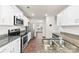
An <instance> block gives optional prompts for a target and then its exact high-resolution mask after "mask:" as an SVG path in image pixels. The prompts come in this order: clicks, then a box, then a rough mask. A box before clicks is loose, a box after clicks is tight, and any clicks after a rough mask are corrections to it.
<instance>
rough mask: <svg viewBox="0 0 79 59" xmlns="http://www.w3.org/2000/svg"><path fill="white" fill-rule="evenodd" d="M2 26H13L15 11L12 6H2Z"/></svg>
mask: <svg viewBox="0 0 79 59" xmlns="http://www.w3.org/2000/svg"><path fill="white" fill-rule="evenodd" d="M1 10H2V11H1V12H2V13H1V20H2V25H13V9H12V8H11V6H1Z"/></svg>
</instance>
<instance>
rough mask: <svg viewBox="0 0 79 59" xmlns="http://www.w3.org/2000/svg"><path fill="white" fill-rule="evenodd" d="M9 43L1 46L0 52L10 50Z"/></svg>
mask: <svg viewBox="0 0 79 59" xmlns="http://www.w3.org/2000/svg"><path fill="white" fill-rule="evenodd" d="M9 47H10V45H9V44H7V45H5V46H3V47H1V48H0V53H9V52H10V49H9Z"/></svg>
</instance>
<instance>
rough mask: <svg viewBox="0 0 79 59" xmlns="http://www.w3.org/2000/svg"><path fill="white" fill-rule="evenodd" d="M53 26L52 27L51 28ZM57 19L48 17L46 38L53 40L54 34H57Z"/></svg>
mask: <svg viewBox="0 0 79 59" xmlns="http://www.w3.org/2000/svg"><path fill="white" fill-rule="evenodd" d="M50 24H52V26H50ZM56 28H57V25H56V19H55V16H51V17H46V38H52V33H55V32H56Z"/></svg>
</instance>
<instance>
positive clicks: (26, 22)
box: [23, 16, 29, 26]
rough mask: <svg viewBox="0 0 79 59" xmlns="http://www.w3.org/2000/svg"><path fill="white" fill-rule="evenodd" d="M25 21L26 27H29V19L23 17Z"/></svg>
mask: <svg viewBox="0 0 79 59" xmlns="http://www.w3.org/2000/svg"><path fill="white" fill-rule="evenodd" d="M23 20H24V26H28V22H29V19H28V18H27V17H25V16H23Z"/></svg>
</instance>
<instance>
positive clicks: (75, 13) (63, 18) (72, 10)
mask: <svg viewBox="0 0 79 59" xmlns="http://www.w3.org/2000/svg"><path fill="white" fill-rule="evenodd" d="M77 24H79V6H69V7H67V8H66V9H65V10H63V11H62V12H61V13H59V14H58V16H57V25H62V26H70V25H77Z"/></svg>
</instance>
